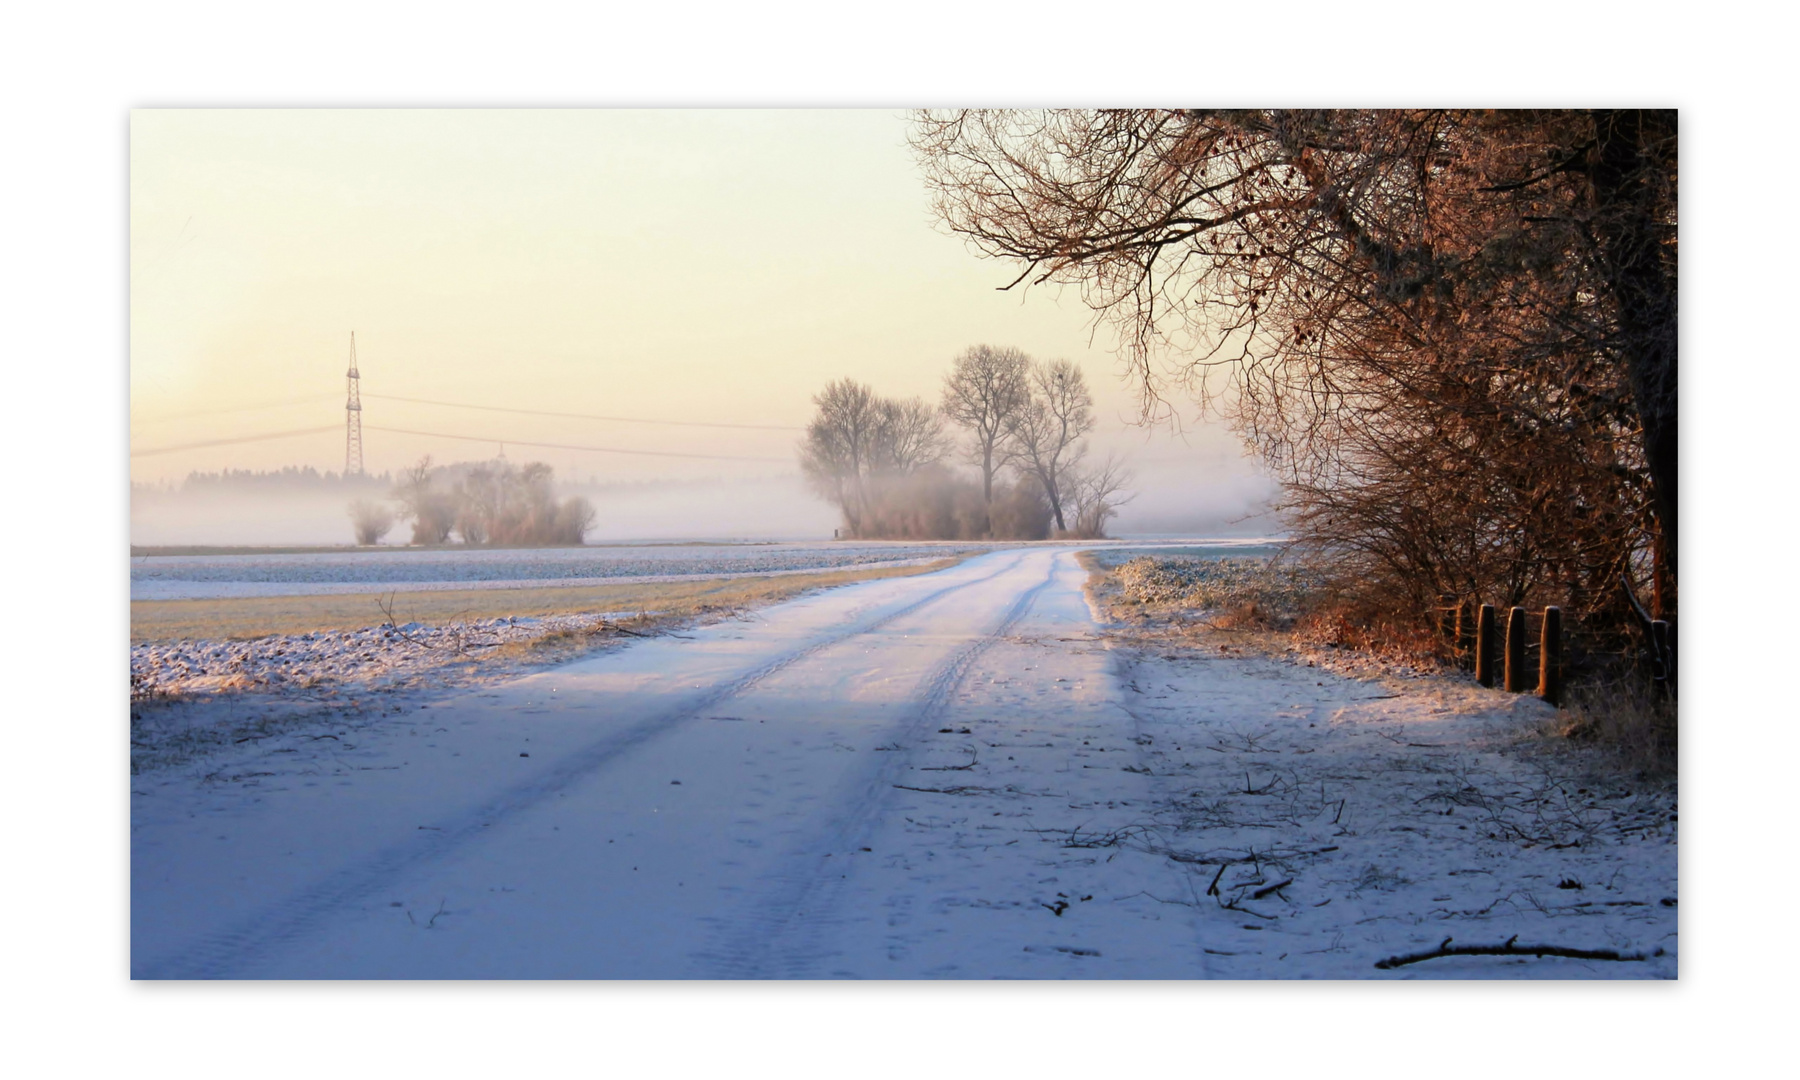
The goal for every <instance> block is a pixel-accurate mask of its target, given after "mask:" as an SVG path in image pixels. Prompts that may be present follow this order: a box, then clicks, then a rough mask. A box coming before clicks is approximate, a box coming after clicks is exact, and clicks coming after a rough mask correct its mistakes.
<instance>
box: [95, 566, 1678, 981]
mask: <svg viewBox="0 0 1800 1080" xmlns="http://www.w3.org/2000/svg"><path fill="white" fill-rule="evenodd" d="M1086 576H1087V575H1086V573H1085V572H1084V571H1083V570H1082V569H1081V567H1080V565H1079V564H1078V562H1077V560H1076V557H1075V553H1074V552H1072V551H1069V550H1067V549H1058V548H1054V547H1037V548H1025V549H1013V550H1005V551H999V552H994V553H992V554H989V555H985V556H980V557H977V558H974V559H971V560H969V561H967V562H965V563H963V564H961V565H959V566H957V567H955V568H952V569H949V570H945V571H941V572H938V573H934V574H927V575H919V576H914V577H906V578H895V579H889V580H884V581H876V582H869V583H864V584H859V585H853V586H848V587H845V588H840V589H833V590H829V591H826V592H822V593H819V594H816V595H813V596H810V597H807V598H804V599H801V600H797V601H794V602H790V603H786V604H782V605H778V606H775V607H771V608H766V609H763V610H761V611H759V612H756V613H754V614H753V615H751V616H749V617H747V618H743V619H737V620H728V621H724V622H720V623H716V624H714V625H711V626H706V627H699V628H695V629H692V630H690V631H686V632H684V634H683V635H682V636H681V637H662V638H656V639H651V640H643V641H635V642H632V643H630V644H628V645H625V646H624V647H621V648H617V649H613V650H610V651H607V652H603V653H601V654H598V655H595V656H592V657H590V658H587V659H583V660H579V661H577V662H575V663H571V664H567V665H564V666H561V667H558V668H554V669H550V670H546V671H541V672H538V673H536V674H530V675H526V676H524V677H520V678H516V679H510V680H503V681H499V682H494V683H491V684H487V685H483V686H478V687H472V688H465V689H461V690H445V691H432V690H430V689H429V688H415V689H404V688H398V687H396V688H392V689H388V690H375V691H372V692H370V693H368V694H365V695H361V700H360V701H359V702H357V703H355V705H354V707H350V706H347V707H346V708H344V709H343V710H342V711H341V712H340V713H339V714H337V715H335V716H331V717H325V718H321V719H319V720H318V721H317V722H316V723H315V724H314V725H312V726H310V727H305V728H298V729H290V730H281V731H272V732H270V733H269V734H268V735H267V737H264V738H255V739H247V740H245V741H243V742H242V743H238V744H233V745H230V746H227V747H225V748H223V749H222V751H221V752H220V753H218V754H216V755H213V756H210V757H208V758H207V759H205V760H204V761H197V762H192V763H188V764H185V765H180V766H175V767H170V768H165V769H154V770H150V771H148V772H145V773H142V774H140V775H138V776H136V777H134V779H133V783H132V842H131V845H132V935H131V948H132V971H133V974H134V976H135V977H139V978H952V979H965V978H967V979H987V978H1114V979H1118V978H1182V979H1191V978H1209V977H1210V978H1220V977H1223V978H1393V977H1400V978H1408V977H1427V978H1446V977H1448V978H1588V979H1591V978H1603V979H1604V978H1646V977H1648V978H1668V977H1672V976H1673V975H1674V974H1675V972H1676V948H1675V943H1676V937H1675V934H1676V913H1677V908H1676V903H1677V897H1676V892H1675V868H1676V846H1675V832H1676V828H1677V825H1676V815H1675V807H1674V803H1673V796H1672V793H1670V792H1663V791H1659V790H1656V789H1652V788H1639V787H1638V786H1636V785H1631V784H1625V783H1619V782H1604V783H1603V782H1596V781H1594V780H1590V779H1588V778H1587V776H1586V774H1585V773H1584V772H1583V771H1582V769H1581V762H1580V761H1579V760H1578V759H1574V758H1570V757H1566V756H1559V755H1557V754H1555V753H1552V752H1549V751H1548V750H1547V749H1546V744H1545V743H1544V741H1543V740H1542V739H1539V738H1537V737H1536V736H1535V732H1536V730H1537V727H1538V725H1539V724H1540V722H1541V720H1542V719H1543V716H1542V715H1541V714H1543V713H1544V712H1546V711H1547V707H1545V706H1542V705H1541V704H1540V703H1537V702H1535V701H1533V700H1532V699H1530V698H1527V697H1521V696H1517V695H1505V694H1501V693H1499V692H1497V691H1489V690H1482V689H1480V688H1478V687H1473V686H1471V685H1465V684H1464V683H1463V682H1460V681H1458V680H1455V679H1444V680H1432V679H1416V680H1393V679H1386V680H1384V679H1377V678H1357V677H1350V676H1345V675H1339V674H1335V673H1333V672H1331V671H1328V670H1326V669H1324V668H1322V667H1318V666H1314V664H1315V661H1314V660H1313V659H1312V658H1310V657H1308V656H1306V655H1304V654H1301V653H1294V654H1290V655H1274V656H1265V655H1250V654H1245V653H1243V652H1241V651H1238V650H1234V649H1231V648H1229V647H1226V648H1223V649H1221V648H1219V647H1218V646H1216V645H1207V644H1204V643H1197V642H1195V641H1193V640H1176V639H1169V640H1162V639H1158V638H1157V637H1155V636H1154V635H1145V634H1142V633H1132V634H1127V633H1123V632H1121V631H1120V630H1119V629H1118V628H1114V627H1109V626H1105V625H1100V624H1097V623H1096V620H1095V617H1094V614H1093V609H1092V608H1090V606H1089V602H1088V600H1087V599H1086V597H1085V596H1084V593H1083V586H1084V584H1085V581H1086ZM1446 939H1449V940H1450V941H1451V942H1452V946H1451V947H1452V948H1453V949H1454V948H1456V947H1462V946H1470V945H1473V946H1485V947H1493V948H1504V947H1505V946H1506V943H1508V942H1509V941H1510V942H1513V943H1514V947H1515V949H1523V950H1526V954H1524V955H1496V956H1449V957H1445V958H1434V959H1429V960H1423V961H1421V962H1418V963H1411V964H1401V965H1399V966H1393V965H1389V966H1387V967H1378V966H1377V965H1378V964H1380V963H1381V962H1383V961H1387V960H1390V959H1391V958H1394V957H1404V956H1407V955H1414V954H1420V953H1426V952H1430V951H1432V950H1434V949H1437V948H1438V947H1439V946H1440V945H1442V944H1443V943H1444V942H1445V940H1446ZM1532 947H1537V948H1540V949H1542V948H1552V949H1563V950H1571V951H1576V952H1580V953H1582V954H1584V955H1587V956H1589V957H1590V958H1588V959H1580V958H1569V957H1556V956H1538V955H1533V954H1530V953H1529V949H1530V948H1532ZM1608 956H1611V957H1618V958H1621V959H1605V958H1602V957H1608Z"/></svg>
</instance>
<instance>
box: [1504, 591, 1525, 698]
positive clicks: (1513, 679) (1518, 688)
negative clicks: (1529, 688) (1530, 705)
mask: <svg viewBox="0 0 1800 1080" xmlns="http://www.w3.org/2000/svg"><path fill="white" fill-rule="evenodd" d="M1524 690H1525V609H1524V608H1522V607H1516V608H1513V609H1512V611H1510V612H1508V613H1507V616H1506V692H1507V693H1509V694H1518V693H1522V692H1524Z"/></svg>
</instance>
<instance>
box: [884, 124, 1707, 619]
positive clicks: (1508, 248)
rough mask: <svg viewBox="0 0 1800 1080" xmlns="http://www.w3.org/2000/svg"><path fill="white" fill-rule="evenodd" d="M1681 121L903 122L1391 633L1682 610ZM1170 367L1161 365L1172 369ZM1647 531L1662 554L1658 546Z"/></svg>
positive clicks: (924, 154) (982, 216) (974, 207)
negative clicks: (1493, 606) (1246, 470)
mask: <svg viewBox="0 0 1800 1080" xmlns="http://www.w3.org/2000/svg"><path fill="white" fill-rule="evenodd" d="M1675 136H1676V130H1675V119H1674V116H1673V114H1672V113H1662V112H1635V111H1624V112H1614V111H1604V110H1600V111H1588V110H1534V111H1520V112H1492V111H1479V110H1450V111H1432V110H1337V111H1310V110H1259V111H1236V112H1220V111H1196V110H1124V111H1107V112H1087V111H1057V112H1047V113H1026V112H1016V111H993V112H983V111H965V112H954V113H926V114H921V115H920V116H919V118H918V122H917V127H916V134H915V146H916V148H917V150H918V152H919V154H920V156H921V160H922V162H923V164H924V167H925V170H926V174H927V177H928V179H929V182H930V183H931V184H932V186H933V187H934V189H935V192H936V196H937V206H938V211H939V213H940V215H941V216H942V218H943V220H944V221H945V222H946V223H947V224H948V225H949V226H950V228H951V229H952V230H954V231H956V232H958V233H960V234H962V235H963V236H965V237H967V238H968V239H969V240H971V241H972V242H973V243H974V244H975V246H977V247H978V248H979V249H980V250H982V251H984V252H985V253H987V254H989V255H993V256H997V257H1002V258H1007V259H1011V260H1016V261H1017V262H1019V263H1020V264H1022V265H1023V270H1022V272H1021V273H1020V274H1019V277H1018V278H1017V279H1016V280H1015V282H1014V284H1018V283H1020V282H1023V281H1026V280H1028V279H1029V280H1032V281H1035V282H1044V281H1060V282H1067V283H1072V284H1075V285H1077V286H1078V287H1079V288H1080V289H1081V290H1082V291H1083V294H1084V296H1085V297H1086V299H1087V301H1088V303H1089V304H1090V305H1091V306H1092V307H1094V308H1095V309H1096V310H1097V311H1099V312H1101V313H1103V314H1105V315H1106V316H1108V317H1110V318H1112V319H1113V320H1114V321H1115V322H1116V324H1117V325H1118V326H1119V328H1120V329H1121V332H1122V333H1121V339H1122V341H1123V342H1124V343H1125V347H1126V349H1127V352H1128V355H1129V356H1131V357H1132V359H1133V361H1134V364H1135V367H1136V371H1137V373H1138V376H1139V378H1140V382H1141V385H1142V389H1143V392H1144V406H1145V411H1146V416H1147V417H1148V416H1150V415H1152V414H1153V413H1154V412H1155V410H1156V409H1157V408H1158V407H1159V404H1160V395H1161V394H1162V393H1163V392H1164V391H1165V390H1167V389H1168V388H1170V387H1182V388H1185V389H1187V390H1189V391H1191V392H1193V393H1194V394H1196V395H1197V396H1198V398H1199V400H1200V401H1201V402H1202V403H1204V404H1206V405H1209V406H1217V407H1220V408H1222V409H1223V410H1224V411H1225V412H1226V413H1227V415H1229V417H1230V418H1231V419H1232V421H1233V422H1234V423H1235V424H1236V425H1237V427H1238V428H1239V430H1240V431H1241V432H1242V433H1243V435H1244V437H1245V438H1246V439H1247V440H1248V441H1249V442H1250V444H1251V445H1253V446H1254V447H1255V448H1256V449H1257V450H1258V451H1259V452H1260V453H1261V454H1262V456H1263V457H1264V459H1265V460H1266V461H1267V462H1268V463H1269V464H1270V466H1271V467H1272V468H1273V469H1274V470H1275V472H1276V473H1277V475H1278V477H1279V478H1280V479H1281V480H1282V481H1283V483H1284V487H1285V492H1286V499H1285V508H1286V510H1287V513H1288V516H1289V520H1290V522H1291V524H1292V526H1293V530H1294V535H1295V536H1296V537H1297V539H1298V540H1299V541H1300V543H1301V545H1302V546H1303V547H1305V548H1308V549H1310V550H1311V552H1312V553H1313V554H1315V555H1317V556H1319V557H1320V558H1321V562H1322V565H1325V566H1327V567H1329V568H1330V569H1332V570H1333V571H1334V572H1335V574H1336V576H1337V577H1338V578H1339V579H1340V581H1342V582H1344V583H1348V584H1354V585H1355V586H1356V591H1357V594H1358V595H1357V602H1356V603H1355V604H1352V605H1349V606H1348V607H1346V608H1345V609H1344V610H1345V611H1346V612H1349V613H1350V616H1347V617H1354V618H1359V619H1363V620H1365V623H1366V625H1367V626H1368V627H1370V628H1373V627H1379V626H1389V627H1391V629H1387V630H1379V631H1376V630H1371V632H1372V633H1374V634H1375V635H1376V636H1377V637H1380V638H1383V639H1387V638H1397V637H1399V636H1404V635H1403V634H1402V632H1401V629H1400V625H1401V624H1415V625H1416V624H1418V623H1420V622H1422V621H1423V620H1424V619H1426V618H1428V617H1429V614H1428V613H1429V608H1430V607H1431V606H1432V605H1433V604H1434V603H1435V602H1436V600H1437V597H1438V596H1440V595H1442V594H1445V593H1450V594H1455V595H1460V596H1468V597H1472V598H1480V599H1484V600H1488V601H1490V602H1496V603H1500V604H1506V605H1510V604H1514V603H1518V604H1524V605H1528V606H1532V607H1538V606H1541V605H1543V604H1546V603H1555V604H1559V605H1561V606H1562V607H1563V608H1564V609H1565V611H1566V612H1568V613H1569V615H1570V616H1571V617H1572V618H1573V619H1575V620H1577V621H1578V622H1581V623H1583V624H1585V626H1586V628H1587V631H1588V632H1589V633H1591V634H1599V635H1607V634H1611V635H1614V636H1615V637H1616V636H1617V635H1618V634H1621V633H1624V632H1627V631H1629V629H1630V627H1631V626H1632V621H1631V620H1630V618H1629V615H1628V611H1627V608H1626V606H1625V604H1624V601H1623V590H1622V588H1621V587H1620V580H1621V578H1622V577H1626V578H1630V579H1632V580H1633V581H1635V582H1636V583H1637V584H1638V586H1639V587H1640V588H1642V587H1644V585H1645V584H1646V583H1647V579H1649V578H1650V577H1651V576H1652V572H1653V571H1652V567H1653V565H1655V564H1657V563H1659V562H1660V564H1661V573H1660V574H1659V575H1658V581H1657V585H1658V586H1659V587H1658V588H1657V589H1656V590H1655V591H1656V592H1657V593H1659V594H1660V595H1661V596H1662V599H1663V603H1664V605H1665V613H1666V617H1670V618H1672V610H1673V605H1674V581H1675V568H1676V548H1675V537H1676V531H1677V528H1676V498H1675V493H1676V486H1675V485H1676V476H1675V468H1674V451H1675V445H1676V444H1675V434H1676V394H1675V373H1676V352H1675V326H1676V323H1675V310H1676V296H1677V293H1676V254H1677V249H1676V176H1677V174H1676V164H1677V154H1676V137H1675ZM1168 356H1173V357H1174V358H1175V359H1173V360H1168V361H1165V360H1163V359H1161V358H1163V357H1168ZM1658 545H1660V546H1661V550H1660V552H1658V551H1657V550H1656V549H1657V547H1658Z"/></svg>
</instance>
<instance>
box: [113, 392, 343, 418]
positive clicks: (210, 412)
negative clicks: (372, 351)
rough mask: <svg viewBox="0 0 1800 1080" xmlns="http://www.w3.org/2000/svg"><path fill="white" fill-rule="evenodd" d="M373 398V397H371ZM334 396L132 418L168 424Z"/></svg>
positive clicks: (333, 395)
mask: <svg viewBox="0 0 1800 1080" xmlns="http://www.w3.org/2000/svg"><path fill="white" fill-rule="evenodd" d="M371 396H373V395H371ZM335 400H337V395H336V394H308V395H307V396H306V397H298V398H288V399H287V400H286V401H265V402H262V403H261V404H258V405H232V406H230V407H228V408H224V409H200V410H198V411H196V412H185V413H176V414H175V415H173V416H156V417H151V418H150V419H147V420H138V419H137V418H136V417H133V418H132V421H133V423H139V424H168V423H173V422H174V421H176V420H191V419H193V418H194V417H196V416H222V415H224V414H226V413H240V412H255V411H256V410H258V409H277V408H281V407H282V406H285V405H311V404H312V403H314V402H317V401H335Z"/></svg>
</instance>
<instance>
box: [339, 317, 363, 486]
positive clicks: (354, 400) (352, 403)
mask: <svg viewBox="0 0 1800 1080" xmlns="http://www.w3.org/2000/svg"><path fill="white" fill-rule="evenodd" d="M346 374H347V377H348V380H349V383H350V399H349V400H348V401H346V402H345V403H344V475H345V476H361V475H362V474H363V453H362V387H361V384H362V376H361V375H358V374H357V373H356V331H354V330H352V331H350V370H349V372H347V373H346Z"/></svg>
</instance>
